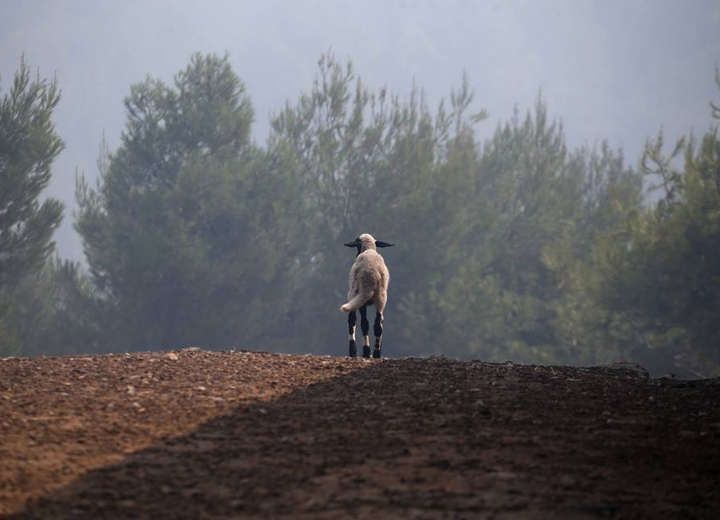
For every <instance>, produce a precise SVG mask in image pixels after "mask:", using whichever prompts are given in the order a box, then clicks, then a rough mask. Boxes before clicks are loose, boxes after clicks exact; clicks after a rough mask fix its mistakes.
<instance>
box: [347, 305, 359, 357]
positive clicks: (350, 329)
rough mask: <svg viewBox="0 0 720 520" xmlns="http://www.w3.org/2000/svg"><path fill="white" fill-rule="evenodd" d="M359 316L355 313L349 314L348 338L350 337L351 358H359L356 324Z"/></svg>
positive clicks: (349, 353)
mask: <svg viewBox="0 0 720 520" xmlns="http://www.w3.org/2000/svg"><path fill="white" fill-rule="evenodd" d="M356 322H357V315H356V314H355V311H350V312H348V336H349V342H348V343H349V352H348V355H349V356H350V357H357V347H356V346H355V323H356Z"/></svg>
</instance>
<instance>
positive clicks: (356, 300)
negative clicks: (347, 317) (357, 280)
mask: <svg viewBox="0 0 720 520" xmlns="http://www.w3.org/2000/svg"><path fill="white" fill-rule="evenodd" d="M372 296H373V293H372V292H370V293H369V294H365V293H362V292H359V293H357V294H356V295H355V296H354V297H353V298H352V299H351V300H350V301H349V302H347V303H343V304H342V305H341V306H340V310H341V311H343V312H352V311H356V310H358V309H359V308H360V307H362V306H363V304H364V303H365V302H367V301H368V300H369V299H370V298H372Z"/></svg>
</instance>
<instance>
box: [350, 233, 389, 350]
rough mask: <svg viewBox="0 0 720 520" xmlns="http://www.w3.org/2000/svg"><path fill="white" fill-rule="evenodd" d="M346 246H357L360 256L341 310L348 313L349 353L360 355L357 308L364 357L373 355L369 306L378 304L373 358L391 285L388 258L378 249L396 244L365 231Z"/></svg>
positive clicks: (353, 267) (378, 345)
mask: <svg viewBox="0 0 720 520" xmlns="http://www.w3.org/2000/svg"><path fill="white" fill-rule="evenodd" d="M345 245H346V246H347V247H354V248H357V258H355V263H354V264H353V266H352V268H351V269H350V280H349V284H348V285H349V290H348V301H347V303H344V304H343V305H341V306H340V310H341V311H343V312H347V313H349V314H348V334H349V345H350V346H349V355H350V357H355V356H357V347H356V346H355V323H356V322H357V316H356V315H355V311H356V310H358V309H360V318H361V321H360V326H361V328H362V333H363V357H366V358H368V357H370V336H369V329H370V323H369V322H368V319H367V306H368V305H375V309H376V314H375V324H374V330H373V332H374V333H375V349H374V350H373V357H374V358H379V357H380V348H381V345H382V333H383V312H384V311H385V304H386V303H387V291H388V284H389V283H390V272H389V271H388V268H387V266H386V265H385V260H383V257H382V256H381V255H380V253H378V252H377V248H378V247H390V246H392V245H393V244H389V243H387V242H383V241H382V240H375V239H374V238H373V237H372V235H369V234H367V233H363V234H362V235H360V236H359V237H357V238H356V239H355V240H354V241H352V242H348V243H347V244H345Z"/></svg>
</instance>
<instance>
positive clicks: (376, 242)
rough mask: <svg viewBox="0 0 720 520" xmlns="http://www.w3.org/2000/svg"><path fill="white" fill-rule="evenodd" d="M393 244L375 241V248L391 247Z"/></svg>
mask: <svg viewBox="0 0 720 520" xmlns="http://www.w3.org/2000/svg"><path fill="white" fill-rule="evenodd" d="M394 245H395V244H391V243H390V242H383V241H382V240H376V241H375V247H392V246H394Z"/></svg>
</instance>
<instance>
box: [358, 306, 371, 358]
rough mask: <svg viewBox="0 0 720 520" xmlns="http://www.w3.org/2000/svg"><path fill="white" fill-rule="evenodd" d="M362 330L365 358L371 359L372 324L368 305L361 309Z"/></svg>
mask: <svg viewBox="0 0 720 520" xmlns="http://www.w3.org/2000/svg"><path fill="white" fill-rule="evenodd" d="M360 328H362V333H363V357H366V358H369V357H370V322H369V321H368V319H367V305H363V306H362V307H360Z"/></svg>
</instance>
